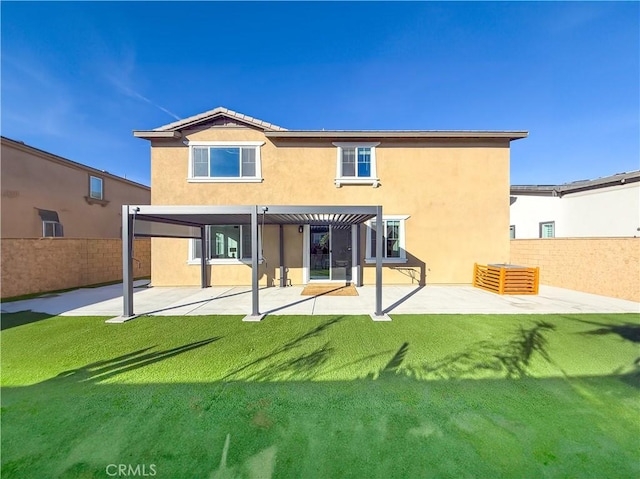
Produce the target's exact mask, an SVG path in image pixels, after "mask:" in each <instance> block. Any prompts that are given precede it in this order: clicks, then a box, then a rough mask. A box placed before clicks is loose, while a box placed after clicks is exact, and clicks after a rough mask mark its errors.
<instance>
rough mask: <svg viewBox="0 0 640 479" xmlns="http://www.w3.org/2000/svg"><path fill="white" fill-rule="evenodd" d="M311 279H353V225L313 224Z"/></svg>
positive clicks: (311, 235)
mask: <svg viewBox="0 0 640 479" xmlns="http://www.w3.org/2000/svg"><path fill="white" fill-rule="evenodd" d="M309 231H310V241H309V279H310V280H312V281H345V282H349V281H351V266H352V255H351V226H311V227H310V229H309Z"/></svg>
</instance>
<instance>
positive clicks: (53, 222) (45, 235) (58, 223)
mask: <svg viewBox="0 0 640 479" xmlns="http://www.w3.org/2000/svg"><path fill="white" fill-rule="evenodd" d="M47 225H53V235H52V236H48V235H47ZM56 225H61V226H62V223H60V222H59V221H44V220H43V221H42V237H43V238H63V237H64V231H63V232H62V234H61V235H60V236H58V235H56Z"/></svg>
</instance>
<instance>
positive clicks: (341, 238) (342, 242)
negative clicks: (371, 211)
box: [331, 225, 352, 282]
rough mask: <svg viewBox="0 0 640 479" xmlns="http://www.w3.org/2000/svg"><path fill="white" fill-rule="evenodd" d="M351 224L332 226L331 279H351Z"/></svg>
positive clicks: (347, 280)
mask: <svg viewBox="0 0 640 479" xmlns="http://www.w3.org/2000/svg"><path fill="white" fill-rule="evenodd" d="M351 258H352V255H351V225H346V226H344V225H341V226H332V227H331V279H332V280H335V281H345V282H350V281H351V263H352V260H351Z"/></svg>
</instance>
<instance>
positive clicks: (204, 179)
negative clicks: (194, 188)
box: [186, 141, 265, 183]
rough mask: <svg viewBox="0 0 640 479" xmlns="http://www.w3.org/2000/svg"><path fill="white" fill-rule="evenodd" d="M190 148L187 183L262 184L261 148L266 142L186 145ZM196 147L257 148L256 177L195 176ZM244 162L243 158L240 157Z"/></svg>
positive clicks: (194, 142) (192, 143)
mask: <svg viewBox="0 0 640 479" xmlns="http://www.w3.org/2000/svg"><path fill="white" fill-rule="evenodd" d="M186 144H187V146H188V147H189V171H188V173H187V181H188V182H189V183H260V182H262V181H263V178H262V160H261V157H260V150H261V148H260V147H261V146H262V145H264V144H265V142H264V141H189V142H187V143H186ZM194 147H209V148H216V147H217V148H224V147H231V148H255V150H256V174H255V176H238V177H223V176H193V149H194ZM240 161H242V156H241V157H240Z"/></svg>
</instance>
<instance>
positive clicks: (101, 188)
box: [89, 175, 104, 200]
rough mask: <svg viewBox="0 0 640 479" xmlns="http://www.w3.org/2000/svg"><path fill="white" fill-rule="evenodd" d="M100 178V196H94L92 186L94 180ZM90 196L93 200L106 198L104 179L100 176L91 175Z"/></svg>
mask: <svg viewBox="0 0 640 479" xmlns="http://www.w3.org/2000/svg"><path fill="white" fill-rule="evenodd" d="M94 179H95V180H100V197H97V196H93V188H91V182H92V180H94ZM89 198H91V199H93V200H104V180H103V179H102V178H100V177H99V176H93V175H89Z"/></svg>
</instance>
